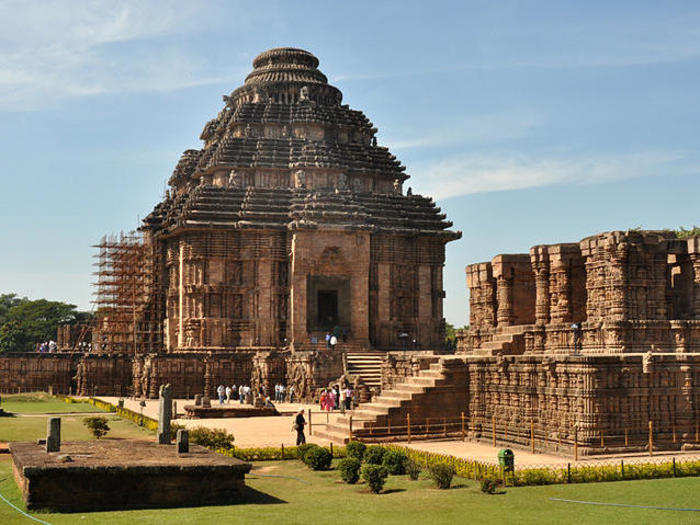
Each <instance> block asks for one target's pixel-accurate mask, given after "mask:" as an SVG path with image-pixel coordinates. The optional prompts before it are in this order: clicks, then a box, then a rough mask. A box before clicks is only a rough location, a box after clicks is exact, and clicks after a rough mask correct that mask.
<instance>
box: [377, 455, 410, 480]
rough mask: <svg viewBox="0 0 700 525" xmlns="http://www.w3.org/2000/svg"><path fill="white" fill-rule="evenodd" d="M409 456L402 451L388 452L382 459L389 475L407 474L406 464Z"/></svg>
mask: <svg viewBox="0 0 700 525" xmlns="http://www.w3.org/2000/svg"><path fill="white" fill-rule="evenodd" d="M407 462H408V456H407V455H406V453H405V452H401V451H400V450H387V451H386V452H385V453H384V458H383V459H382V465H383V466H385V467H386V469H387V470H388V471H389V474H392V475H394V476H400V475H402V474H405V473H406V463H407Z"/></svg>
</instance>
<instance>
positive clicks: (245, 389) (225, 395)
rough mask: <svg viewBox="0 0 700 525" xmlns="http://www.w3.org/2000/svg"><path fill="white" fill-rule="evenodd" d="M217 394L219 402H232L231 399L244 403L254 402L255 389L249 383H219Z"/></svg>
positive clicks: (221, 403)
mask: <svg viewBox="0 0 700 525" xmlns="http://www.w3.org/2000/svg"><path fill="white" fill-rule="evenodd" d="M216 395H217V396H219V404H220V405H223V404H224V403H230V402H231V401H239V402H240V403H241V405H242V404H243V403H248V404H252V403H253V391H252V390H251V388H250V387H249V386H248V385H239V386H236V385H233V386H224V385H219V386H218V387H217V389H216Z"/></svg>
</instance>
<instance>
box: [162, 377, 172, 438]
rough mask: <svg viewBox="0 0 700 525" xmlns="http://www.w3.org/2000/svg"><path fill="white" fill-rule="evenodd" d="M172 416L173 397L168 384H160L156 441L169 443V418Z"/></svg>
mask: <svg viewBox="0 0 700 525" xmlns="http://www.w3.org/2000/svg"><path fill="white" fill-rule="evenodd" d="M172 417H173V399H172V393H171V390H170V385H161V387H160V392H159V396H158V443H159V444H161V445H168V444H170V420H171V419H172Z"/></svg>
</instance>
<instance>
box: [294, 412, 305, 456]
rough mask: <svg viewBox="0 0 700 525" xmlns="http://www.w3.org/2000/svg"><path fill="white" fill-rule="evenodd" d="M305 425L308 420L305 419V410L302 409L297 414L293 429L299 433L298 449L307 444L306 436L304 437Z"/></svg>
mask: <svg viewBox="0 0 700 525" xmlns="http://www.w3.org/2000/svg"><path fill="white" fill-rule="evenodd" d="M305 425H306V420H305V419H304V409H301V410H299V412H297V415H296V417H295V418H294V426H293V427H292V429H293V430H295V431H296V433H297V447H298V446H299V445H304V444H305V443H306V436H305V435H304V426H305Z"/></svg>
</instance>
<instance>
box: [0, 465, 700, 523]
mask: <svg viewBox="0 0 700 525" xmlns="http://www.w3.org/2000/svg"><path fill="white" fill-rule="evenodd" d="M255 467H256V468H255V470H254V471H253V472H252V473H251V474H250V475H249V476H248V485H249V486H250V488H251V493H250V494H249V496H248V501H247V502H244V503H240V504H237V505H232V506H220V507H199V508H185V509H164V510H133V511H125V512H99V513H87V514H84V513H79V514H48V513H46V514H45V513H41V514H39V517H40V518H41V519H43V520H45V521H48V522H49V523H52V524H60V523H81V524H82V523H84V524H89V523H110V524H122V523H123V524H132V523H158V524H159V525H162V524H166V523H256V524H258V523H274V524H276V525H282V524H285V525H286V524H290V523H300V524H304V525H311V524H315V523H331V522H341V523H353V524H362V523H373V524H374V523H422V524H425V525H429V524H433V523H470V524H471V523H576V524H577V525H582V524H586V523H613V522H614V523H634V524H636V525H638V524H640V523H651V522H653V523H675V524H681V523H698V521H699V520H700V513H696V512H674V511H662V510H649V509H632V508H620V507H599V506H591V505H581V504H575V503H563V502H556V501H550V500H549V498H550V497H557V498H565V499H576V500H587V501H598V502H613V503H625V504H637V505H656V506H665V507H699V506H700V504H699V501H698V500H699V498H698V494H699V493H700V480H698V479H697V478H682V479H662V480H650V481H624V482H615V483H592V484H586V485H555V486H545V487H523V488H510V489H507V491H506V493H505V494H500V495H494V496H488V495H485V494H482V493H481V492H480V491H479V489H478V486H477V484H476V483H474V482H472V481H465V480H461V479H457V480H456V485H457V486H456V487H455V488H452V489H450V490H446V491H442V490H437V489H435V488H433V487H432V483H431V482H430V481H429V480H427V479H421V480H419V481H417V482H412V481H410V480H408V478H407V477H405V476H395V477H391V478H389V481H388V482H387V484H386V486H385V493H383V494H380V495H374V494H371V493H369V492H368V491H367V489H366V488H365V487H364V486H363V485H355V486H353V485H345V484H343V483H338V482H337V480H338V473H337V472H336V471H329V472H312V471H310V470H308V469H307V468H306V467H305V466H303V465H301V463H300V462H298V461H284V462H262V463H257V464H256V465H255ZM263 476H286V477H284V478H279V477H263ZM287 477H288V478H298V479H288V478H287ZM5 478H7V479H5ZM0 479H5V480H4V481H2V482H0V493H2V494H3V495H5V496H6V497H9V499H10V501H12V502H13V503H14V504H16V505H19V506H22V504H21V498H20V496H19V492H18V489H17V487H16V486H15V483H14V481H13V479H12V478H11V469H10V464H9V459H0ZM23 520H24V521H23ZM0 523H3V524H10V523H28V521H26V518H23V517H21V516H20V515H19V514H18V513H17V512H16V511H15V510H13V509H11V508H10V507H8V506H7V505H6V504H4V503H3V502H2V501H0Z"/></svg>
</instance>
